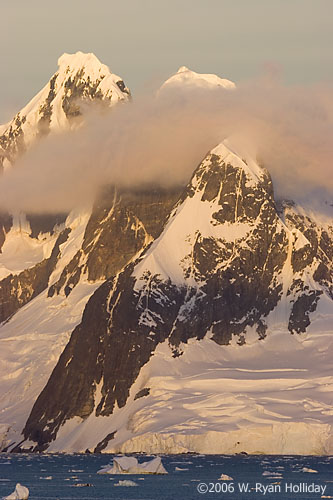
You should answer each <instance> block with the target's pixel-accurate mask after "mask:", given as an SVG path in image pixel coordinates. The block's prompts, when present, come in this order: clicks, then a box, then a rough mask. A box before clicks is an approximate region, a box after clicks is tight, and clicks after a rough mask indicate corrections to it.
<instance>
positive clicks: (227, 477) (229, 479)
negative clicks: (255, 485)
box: [218, 474, 233, 481]
mask: <svg viewBox="0 0 333 500" xmlns="http://www.w3.org/2000/svg"><path fill="white" fill-rule="evenodd" d="M218 480H219V481H233V478H232V477H231V476H228V474H221V476H220V477H219V479H218Z"/></svg>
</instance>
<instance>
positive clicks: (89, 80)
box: [0, 52, 130, 170]
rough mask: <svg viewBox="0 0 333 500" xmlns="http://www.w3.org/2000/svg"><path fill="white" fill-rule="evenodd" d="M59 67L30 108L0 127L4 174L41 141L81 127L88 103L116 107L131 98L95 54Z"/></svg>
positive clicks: (65, 60)
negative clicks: (53, 134)
mask: <svg viewBox="0 0 333 500" xmlns="http://www.w3.org/2000/svg"><path fill="white" fill-rule="evenodd" d="M58 66H59V67H58V71H57V72H56V73H55V74H54V75H53V76H52V77H51V78H50V80H49V82H48V83H47V84H46V85H45V87H43V88H42V90H41V91H40V92H38V94H37V95H36V96H35V97H34V98H33V99H32V100H31V101H30V102H29V103H28V104H27V106H25V107H24V108H23V109H21V110H20V111H19V112H18V113H17V114H16V115H15V117H14V118H13V119H12V120H11V121H10V122H8V123H6V124H5V125H2V126H1V127H0V170H1V168H5V169H6V168H8V167H9V166H10V165H12V164H13V162H15V159H16V158H17V156H18V155H21V154H23V153H24V151H25V150H26V149H27V148H29V147H30V146H31V145H32V143H33V142H34V141H35V140H36V139H38V138H39V137H42V136H44V135H47V134H49V133H50V132H57V131H63V130H66V129H70V128H73V127H75V126H77V124H78V123H80V122H78V118H79V117H80V116H81V115H82V113H83V110H82V105H83V104H84V103H85V102H90V101H92V100H96V101H101V102H104V103H106V104H107V105H109V106H113V105H114V104H116V103H118V102H119V101H126V100H128V99H129V97H130V91H129V89H128V88H127V87H126V86H125V84H124V82H123V80H122V79H121V78H120V77H119V76H117V75H115V74H113V73H111V72H110V70H109V68H108V67H107V66H105V64H102V63H101V62H100V61H99V60H98V59H97V57H96V56H95V55H94V54H83V53H82V52H77V53H76V54H63V55H62V56H61V57H60V58H59V60H58Z"/></svg>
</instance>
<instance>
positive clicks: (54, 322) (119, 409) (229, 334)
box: [0, 67, 333, 454]
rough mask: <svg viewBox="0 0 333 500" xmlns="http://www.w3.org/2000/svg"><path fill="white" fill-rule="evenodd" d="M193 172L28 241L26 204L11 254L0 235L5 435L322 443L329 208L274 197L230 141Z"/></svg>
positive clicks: (217, 447)
mask: <svg viewBox="0 0 333 500" xmlns="http://www.w3.org/2000/svg"><path fill="white" fill-rule="evenodd" d="M220 80H221V79H219V77H215V76H214V75H199V74H197V73H194V72H191V71H190V70H187V69H186V68H184V67H183V68H181V69H180V70H179V71H178V73H177V74H176V75H174V77H171V78H170V79H169V80H168V81H167V82H166V84H164V85H170V81H171V82H172V81H174V82H175V83H174V84H175V85H179V84H180V85H183V82H184V81H186V83H185V86H186V88H187V85H189V86H190V87H191V85H192V84H193V85H197V84H198V85H200V86H201V87H202V89H205V86H206V83H207V82H208V85H214V84H216V85H218V86H219V85H220V83H219V82H220ZM221 81H222V82H225V80H221ZM168 82H169V83H168ZM190 82H192V83H190ZM214 82H215V83H214ZM172 85H173V83H172ZM226 87H227V88H228V89H232V88H233V85H231V84H230V85H226ZM162 88H163V87H162ZM164 88H165V87H164ZM193 171H194V172H193V176H192V178H191V179H190V180H189V182H188V184H187V186H185V187H184V186H183V187H182V186H179V187H177V188H174V189H172V190H166V189H165V190H163V189H161V188H157V187H151V188H150V189H143V188H138V187H132V188H127V189H124V188H122V189H120V188H119V187H116V186H109V187H106V188H105V191H104V193H102V194H101V195H100V197H99V198H98V199H97V200H96V201H95V204H94V206H93V207H91V208H87V211H86V212H85V213H83V212H81V213H80V212H75V211H74V212H72V213H71V214H69V215H67V216H66V219H65V221H60V220H59V221H58V223H57V225H56V226H55V227H53V228H52V230H51V231H49V232H45V231H43V230H42V231H38V229H37V227H38V226H37V225H36V226H34V227H35V230H34V237H33V238H32V237H31V236H32V233H31V226H30V222H29V220H26V219H24V218H22V216H21V217H20V218H18V219H16V220H15V221H14V225H13V228H15V231H16V233H19V232H20V231H21V232H22V231H23V230H24V231H25V239H24V241H25V245H26V246H25V247H24V248H23V246H22V245H21V244H19V243H18V240H16V249H17V257H16V258H15V257H13V258H12V260H11V259H10V256H11V255H12V252H10V247H9V246H7V245H9V242H10V241H14V239H13V240H11V239H10V238H8V239H7V237H8V234H9V233H11V232H12V231H13V233H14V229H13V228H12V229H11V230H10V231H9V233H8V232H6V231H4V234H5V236H6V239H5V243H4V245H3V254H2V255H0V262H1V263H2V265H3V268H5V269H9V268H10V266H12V267H11V268H10V269H12V270H11V272H10V273H9V274H8V275H6V277H4V279H3V280H2V281H1V282H0V287H1V288H0V299H1V300H0V304H1V308H0V312H1V314H2V319H3V320H6V321H5V322H4V323H3V324H2V325H1V326H0V342H1V352H2V353H3V355H2V356H3V359H4V361H5V363H4V368H3V369H2V371H1V373H0V377H1V387H2V390H3V396H2V397H1V415H2V419H1V427H0V432H1V435H2V438H1V441H2V442H3V447H4V448H7V449H10V450H13V449H14V450H15V449H16V450H20V449H23V450H34V451H44V450H47V451H50V452H55V451H68V452H73V451H83V452H84V451H86V450H89V451H95V452H100V451H109V452H132V451H139V452H141V451H142V452H148V453H159V452H165V453H178V452H187V451H191V452H201V453H235V452H241V451H246V452H248V453H256V452H257V453H301V454H311V453H319V454H320V453H321V454H323V453H332V450H333V448H332V447H333V442H332V439H331V437H330V436H331V431H332V425H331V415H332V411H333V410H332V405H331V401H330V392H329V391H330V388H331V387H332V376H331V365H332V361H331V356H330V349H331V347H332V335H331V333H332V316H333V306H332V299H333V288H332V273H333V265H332V260H333V254H332V240H333V223H332V215H330V216H324V215H323V214H322V213H321V212H314V211H313V210H310V209H309V208H306V207H301V206H299V205H298V204H296V203H295V202H293V201H291V200H276V199H275V196H274V190H273V183H272V180H271V177H270V174H269V172H268V171H267V170H266V169H265V168H263V167H262V166H260V165H259V164H258V163H257V161H255V160H254V159H253V158H251V157H250V156H249V155H245V154H244V153H243V152H242V154H239V152H238V151H237V149H236V148H235V147H233V146H232V144H231V143H230V142H229V141H224V142H223V143H221V144H219V145H217V146H216V147H215V148H213V149H212V150H211V151H210V152H209V153H208V154H207V155H206V156H205V157H204V158H203V159H202V161H201V163H200V165H199V166H197V167H196V166H195V165H194V166H193ZM39 227H42V225H41V223H40V222H39ZM29 231H30V233H29ZM12 238H14V236H12ZM29 239H30V240H31V241H33V242H34V244H33V245H31V244H30V245H29V244H28V243H27V241H29V242H30V240H29ZM41 240H42V241H44V243H43V244H41V243H40V242H41ZM21 241H23V240H21ZM30 243H31V242H30ZM40 245H41V246H40ZM12 248H13V247H12ZM28 257H29V258H28ZM29 259H30V260H29ZM28 262H30V263H31V264H32V265H30V267H29V266H28V265H27V264H28ZM6 266H7V267H6ZM5 272H6V271H3V273H4V274H5ZM1 294H2V295H1ZM22 429H23V435H21V431H22Z"/></svg>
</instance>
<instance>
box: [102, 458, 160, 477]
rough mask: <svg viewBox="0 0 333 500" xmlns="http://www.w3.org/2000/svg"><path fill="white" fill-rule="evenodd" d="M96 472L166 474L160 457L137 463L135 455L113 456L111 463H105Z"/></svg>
mask: <svg viewBox="0 0 333 500" xmlns="http://www.w3.org/2000/svg"><path fill="white" fill-rule="evenodd" d="M97 474H167V471H166V470H165V468H164V466H163V464H162V460H161V458H160V457H156V458H153V459H152V460H149V461H148V462H143V463H142V464H139V462H138V461H137V459H136V458H135V457H126V456H125V457H123V456H121V457H114V459H113V464H112V466H111V465H106V466H105V467H103V468H102V469H100V470H99V471H97Z"/></svg>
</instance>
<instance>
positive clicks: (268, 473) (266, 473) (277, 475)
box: [262, 470, 282, 477]
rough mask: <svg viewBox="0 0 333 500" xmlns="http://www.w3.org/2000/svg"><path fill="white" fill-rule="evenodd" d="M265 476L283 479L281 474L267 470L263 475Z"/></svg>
mask: <svg viewBox="0 0 333 500" xmlns="http://www.w3.org/2000/svg"><path fill="white" fill-rule="evenodd" d="M262 475H263V476H270V477H282V474H281V472H269V471H268V470H265V471H264V472H263V473H262Z"/></svg>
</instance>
